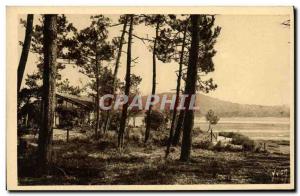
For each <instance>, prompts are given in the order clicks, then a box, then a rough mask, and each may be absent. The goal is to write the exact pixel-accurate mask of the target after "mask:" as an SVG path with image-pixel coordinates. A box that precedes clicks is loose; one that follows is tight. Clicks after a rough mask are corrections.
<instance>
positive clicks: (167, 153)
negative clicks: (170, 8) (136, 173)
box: [166, 25, 188, 157]
mask: <svg viewBox="0 0 300 196" xmlns="http://www.w3.org/2000/svg"><path fill="white" fill-rule="evenodd" d="M187 26H188V25H186V28H185V30H184V32H183V39H182V47H181V52H180V53H181V54H180V61H179V71H178V77H177V86H176V100H175V108H174V110H173V115H172V121H171V128H170V136H169V140H168V144H167V151H166V157H168V155H169V153H170V147H171V144H172V142H173V135H174V127H175V122H176V116H177V106H178V102H179V94H180V86H181V77H182V65H183V56H184V48H185V39H186V32H187Z"/></svg>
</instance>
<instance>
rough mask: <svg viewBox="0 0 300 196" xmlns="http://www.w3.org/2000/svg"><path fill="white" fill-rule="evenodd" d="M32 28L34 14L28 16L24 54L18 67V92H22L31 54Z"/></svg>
mask: <svg viewBox="0 0 300 196" xmlns="http://www.w3.org/2000/svg"><path fill="white" fill-rule="evenodd" d="M32 26H33V14H28V15H27V24H26V32H25V38H24V43H23V47H22V54H21V58H20V61H19V66H18V92H19V91H20V88H21V84H22V79H23V75H24V71H25V67H26V63H27V58H28V54H29V49H30V43H31V37H32Z"/></svg>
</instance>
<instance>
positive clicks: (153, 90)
mask: <svg viewBox="0 0 300 196" xmlns="http://www.w3.org/2000/svg"><path fill="white" fill-rule="evenodd" d="M158 30H159V22H157V24H156V29H155V39H154V44H153V53H152V61H153V70H152V74H153V75H152V92H151V94H152V95H155V91H156V44H157V37H158ZM151 110H152V105H150V106H149V110H148V112H147V123H146V131H145V141H144V142H145V143H146V142H147V141H148V139H149V136H150V129H151Z"/></svg>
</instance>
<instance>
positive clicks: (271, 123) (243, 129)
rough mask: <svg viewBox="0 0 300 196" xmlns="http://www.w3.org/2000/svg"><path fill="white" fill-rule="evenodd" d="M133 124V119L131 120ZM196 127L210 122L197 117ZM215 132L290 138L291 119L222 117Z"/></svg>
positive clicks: (258, 137) (252, 136) (141, 118)
mask: <svg viewBox="0 0 300 196" xmlns="http://www.w3.org/2000/svg"><path fill="white" fill-rule="evenodd" d="M143 118H144V117H136V125H137V126H140V125H142V124H143V122H142V120H143ZM130 124H132V121H131V122H130ZM194 127H197V128H201V129H202V130H204V131H205V130H207V129H208V123H207V122H206V120H205V118H204V117H201V118H199V117H197V118H196V119H195V122H194ZM213 130H214V131H215V132H221V131H224V132H239V133H242V134H244V135H246V136H248V137H250V138H252V139H262V140H289V138H290V119H289V118H275V117H262V118H256V117H238V118H221V119H220V121H219V122H218V124H217V125H215V126H214V127H213Z"/></svg>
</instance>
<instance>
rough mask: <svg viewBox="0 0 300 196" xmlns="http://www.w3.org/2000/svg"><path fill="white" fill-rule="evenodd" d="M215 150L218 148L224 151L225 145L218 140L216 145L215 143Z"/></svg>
mask: <svg viewBox="0 0 300 196" xmlns="http://www.w3.org/2000/svg"><path fill="white" fill-rule="evenodd" d="M213 150H216V151H218V152H220V151H223V150H225V145H224V144H223V143H222V142H221V141H218V142H217V143H216V145H214V147H213Z"/></svg>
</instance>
